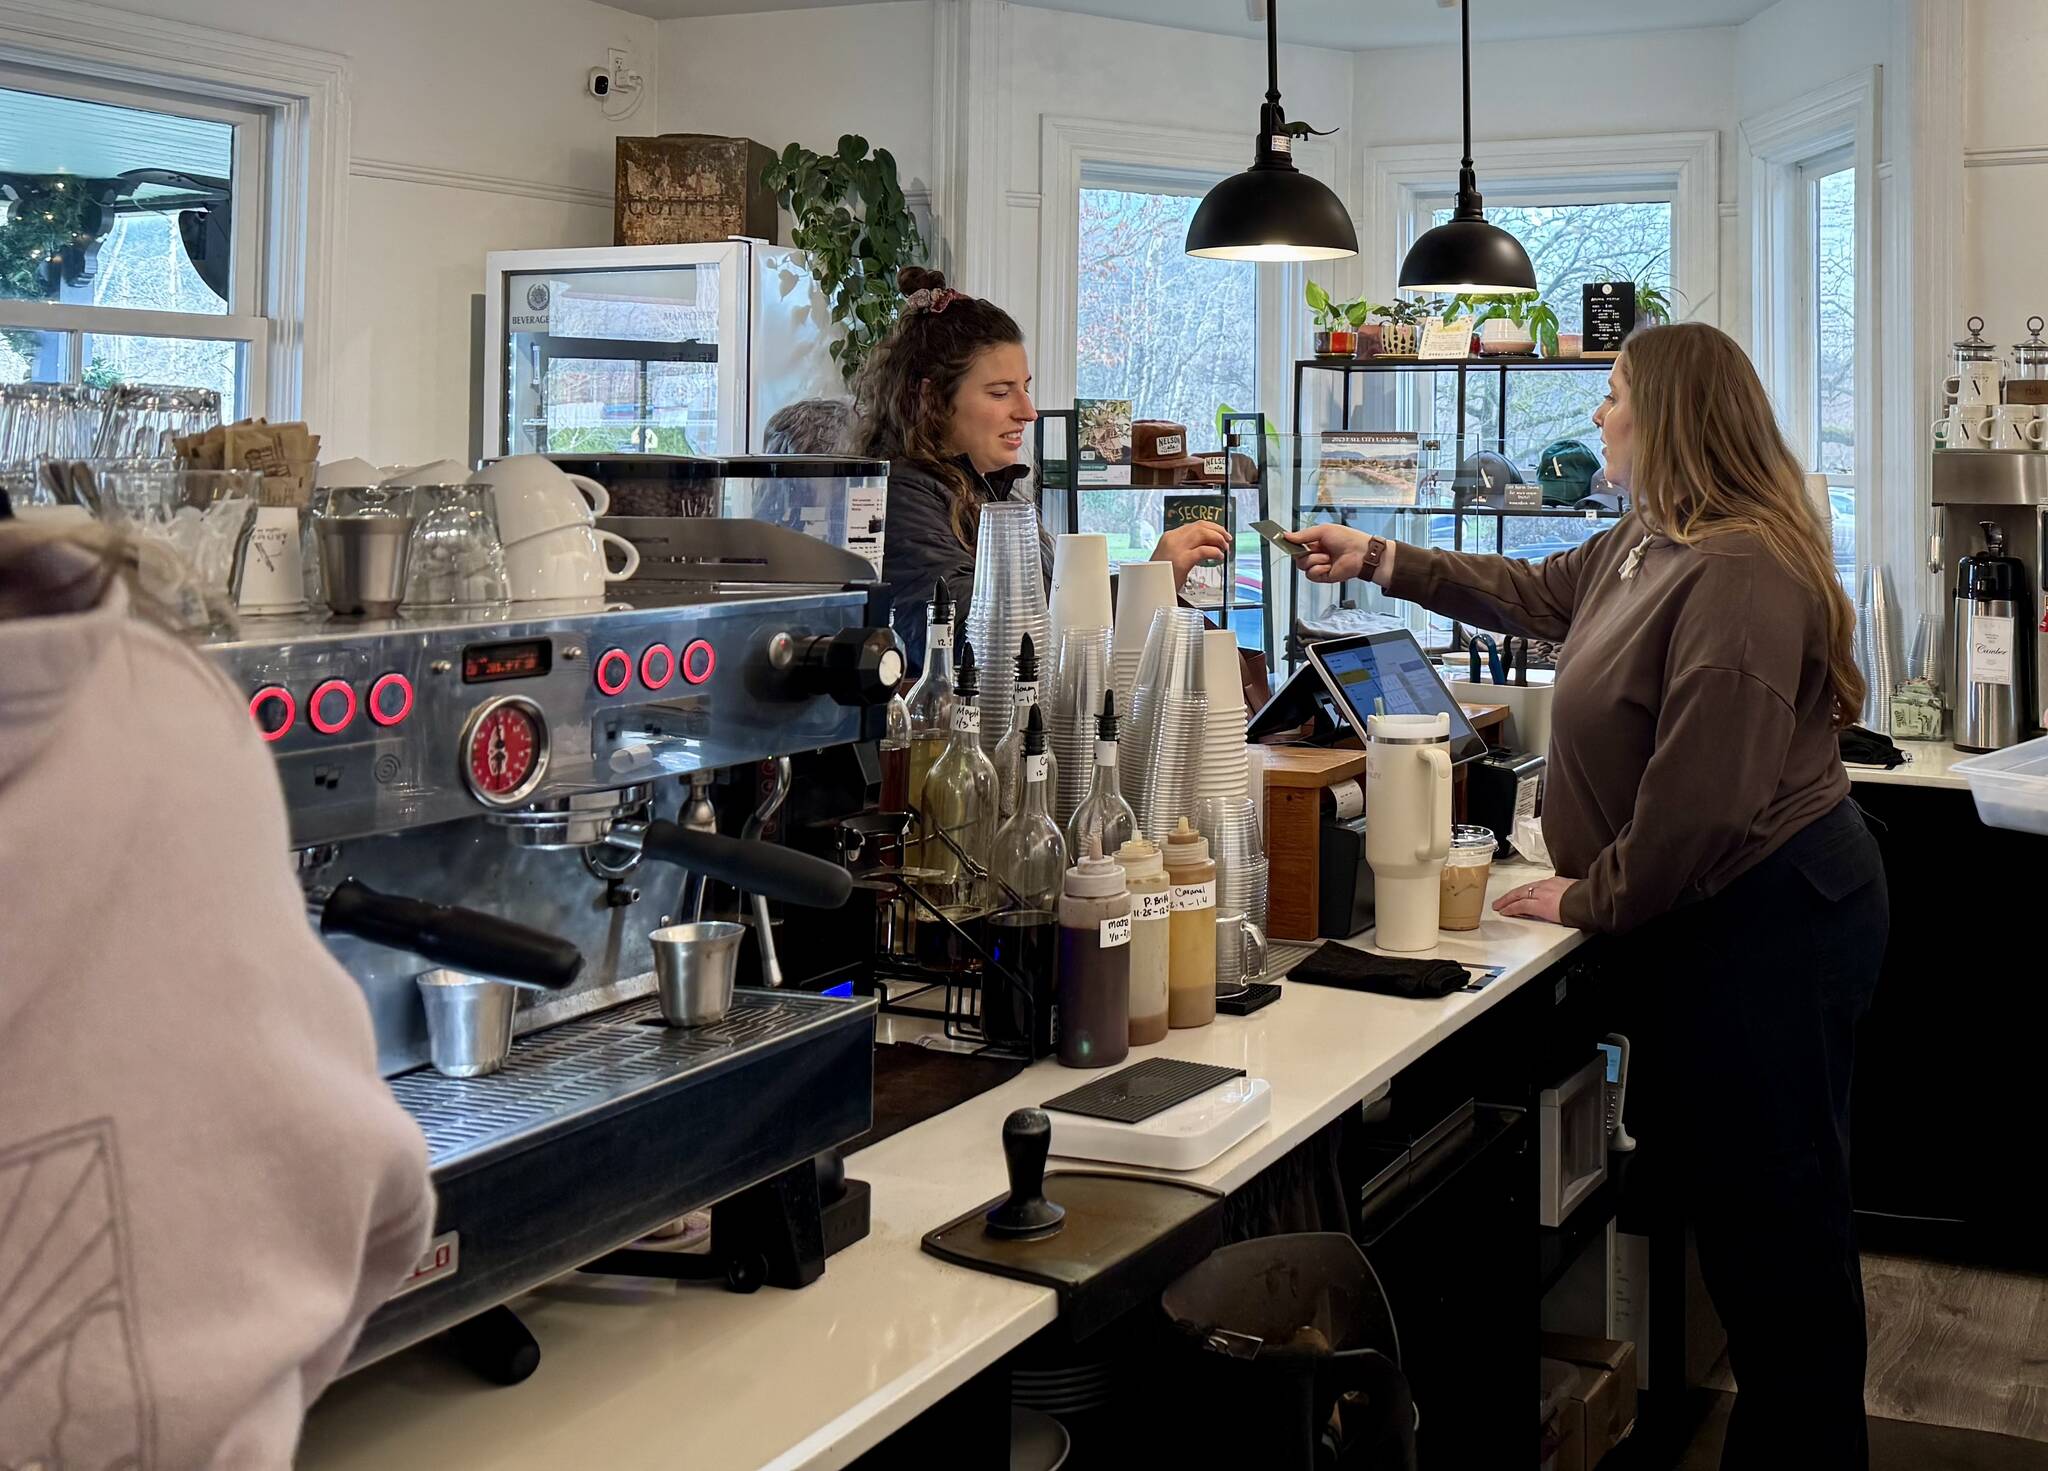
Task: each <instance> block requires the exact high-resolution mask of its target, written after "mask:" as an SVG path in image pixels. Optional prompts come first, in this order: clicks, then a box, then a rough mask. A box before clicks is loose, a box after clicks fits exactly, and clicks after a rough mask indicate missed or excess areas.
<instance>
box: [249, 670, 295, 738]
mask: <svg viewBox="0 0 2048 1471" xmlns="http://www.w3.org/2000/svg"><path fill="white" fill-rule="evenodd" d="M249 718H250V719H251V720H253V721H255V722H256V732H257V734H258V735H260V736H262V737H263V739H265V740H266V741H274V740H278V739H281V738H282V737H283V735H284V733H285V732H286V731H288V730H290V729H291V728H292V722H293V721H295V720H297V719H298V718H299V702H298V701H297V700H295V699H293V698H292V692H291V691H290V690H288V689H286V688H285V687H284V686H283V685H281V684H266V685H265V686H263V688H262V689H260V690H258V691H256V693H255V694H253V695H251V696H249Z"/></svg>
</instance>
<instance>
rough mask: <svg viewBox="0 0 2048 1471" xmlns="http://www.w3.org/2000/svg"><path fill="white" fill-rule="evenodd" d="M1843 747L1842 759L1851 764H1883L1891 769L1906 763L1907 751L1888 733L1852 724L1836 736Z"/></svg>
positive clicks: (1887, 768) (1888, 769)
mask: <svg viewBox="0 0 2048 1471" xmlns="http://www.w3.org/2000/svg"><path fill="white" fill-rule="evenodd" d="M1835 739H1836V740H1837V741H1838V742H1839V743H1840V744H1841V747H1842V760H1843V761H1845V762H1847V763H1848V764H1849V765H1851V766H1882V767H1883V768H1884V769H1885V770H1886V771H1890V770H1891V769H1892V768H1893V767H1894V766H1904V765H1905V764H1906V753H1905V752H1904V751H1901V750H1900V749H1899V748H1898V745H1897V743H1896V742H1894V741H1893V740H1892V738H1891V737H1890V736H1888V735H1880V734H1879V733H1878V732H1876V731H1874V730H1866V729H1864V727H1862V726H1860V725H1852V726H1850V727H1849V728H1848V729H1846V730H1844V731H1841V732H1840V733H1838V734H1837V735H1836V737H1835Z"/></svg>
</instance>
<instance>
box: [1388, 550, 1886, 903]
mask: <svg viewBox="0 0 2048 1471" xmlns="http://www.w3.org/2000/svg"><path fill="white" fill-rule="evenodd" d="M1645 538H1647V541H1645ZM1639 546H1640V548H1641V551H1640V555H1639V556H1638V557H1637V559H1636V560H1637V562H1638V563H1639V565H1637V566H1635V567H1634V568H1633V569H1632V571H1631V570H1630V569H1629V567H1628V564H1629V561H1630V558H1631V555H1632V554H1634V553H1636V552H1637V549H1638V547H1639ZM1625 571H1629V572H1630V575H1627V576H1624V575H1623V574H1624V572H1625ZM1387 590H1388V591H1389V592H1390V593H1391V594H1392V595H1393V596H1395V597H1397V598H1404V599H1407V600H1409V601H1411V602H1417V603H1421V604H1422V605H1424V606H1425V607H1428V608H1431V609H1434V610H1435V611H1437V612H1439V613H1444V614H1448V615H1450V616H1451V617H1454V618H1458V619H1461V620H1464V621H1467V622H1472V623H1477V624H1480V625H1483V626H1485V627H1488V628H1500V629H1505V630H1506V631H1508V632H1510V633H1518V634H1525V635H1528V636H1530V637H1533V638H1543V639H1553V640H1558V639H1564V640H1566V642H1565V647H1564V653H1563V654H1562V656H1561V657H1560V658H1559V659H1558V666H1557V694H1556V703H1555V705H1554V706H1553V708H1552V711H1551V726H1550V764H1549V777H1548V782H1547V785H1546V788H1545V793H1544V806H1543V838H1544V842H1545V843H1546V844H1548V846H1549V848H1550V854H1551V858H1552V860H1553V861H1554V862H1555V863H1556V865H1557V871H1558V872H1559V873H1560V874H1562V875H1564V876H1565V877H1567V878H1576V879H1579V880H1582V882H1580V883H1577V884H1574V885H1573V886H1572V887H1571V888H1570V889H1569V890H1568V891H1567V892H1566V894H1565V897H1564V901H1563V904H1562V906H1561V910H1560V916H1561V918H1562V919H1563V920H1564V922H1565V923H1566V924H1570V925H1574V926H1577V927H1578V928H1580V929H1588V930H1602V931H1610V932H1619V931H1624V930H1630V929H1634V928H1635V927H1636V926H1638V925H1640V924H1642V923H1643V922H1644V921H1646V920H1649V919H1652V918H1654V917H1656V916H1657V915H1659V914H1662V913H1664V912H1666V911H1667V910H1670V909H1673V908H1675V907H1677V906H1679V905H1682V904H1686V903H1690V902H1693V901H1695V900H1699V899H1703V898H1706V897H1709V896H1711V895H1713V894H1716V893H1718V892H1719V891H1721V890H1722V889H1724V888H1726V887H1727V886H1728V885H1729V884H1730V883H1732V882H1733V881H1734V880H1735V879H1736V878H1738V877H1740V876H1741V875H1742V874H1743V873H1744V872H1746V871H1747V870H1749V869H1750V868H1752V867H1754V866H1755V865H1756V864H1758V863H1760V862H1762V861H1763V860H1764V859H1765V858H1767V857H1769V856H1770V855H1771V854H1772V853H1774V852H1775V851H1777V849H1778V848H1779V847H1780V846H1782V845H1783V844H1784V843H1785V842H1786V841H1787V840H1788V839H1790V838H1791V837H1792V836H1793V835H1794V834H1795V833H1797V832H1798V831H1799V830H1800V829H1801V828H1803V827H1805V826H1806V825H1807V824H1808V823H1810V822H1812V821H1813V820H1814V819H1816V818H1818V817H1821V816H1823V815H1824V814H1826V813H1828V812H1830V811H1832V810H1833V809H1834V808H1835V807H1836V806H1837V805H1838V804H1839V803H1840V802H1841V801H1842V799H1843V798H1844V797H1846V796H1847V795H1848V793H1849V777H1848V773H1847V772H1846V771H1845V770H1844V769H1843V767H1842V762H1841V756H1840V751H1839V748H1838V746H1837V743H1836V739H1835V729H1834V725H1833V720H1832V710H1833V697H1832V693H1831V690H1830V686H1829V680H1828V644H1827V625H1826V617H1825V612H1824V610H1823V609H1822V607H1821V606H1820V604H1819V603H1818V602H1817V601H1816V600H1815V599H1814V598H1813V596H1812V595H1811V594H1810V593H1809V592H1808V591H1807V590H1806V589H1805V587H1804V586H1802V585H1801V584H1800V583H1799V582H1798V580H1797V579H1796V578H1794V577H1793V575H1792V574H1791V572H1790V571H1789V570H1788V569H1787V568H1786V567H1785V566H1784V564H1783V563H1781V562H1779V561H1778V559H1777V558H1776V557H1774V556H1772V555H1771V554H1770V552H1769V551H1767V550H1766V549H1764V548H1763V547H1762V546H1760V545H1759V544H1758V543H1757V542H1756V541H1755V539H1754V538H1752V537H1750V536H1748V535H1747V534H1743V533H1731V534H1729V535H1726V536H1720V537H1716V538H1713V539H1712V540H1709V541H1706V542H1703V543H1701V544H1699V545H1696V546H1679V545H1677V544H1675V543H1673V542H1670V541H1668V540H1666V539H1664V538H1663V537H1661V536H1656V535H1653V534H1651V532H1650V530H1649V528H1648V527H1647V526H1646V525H1645V524H1644V522H1643V520H1642V518H1641V517H1640V516H1639V515H1636V514H1631V515H1629V516H1626V517H1624V518H1623V519H1622V520H1620V521H1618V522H1616V523H1615V525H1614V526H1613V527H1611V528H1609V529H1608V530H1607V531H1604V532H1602V533H1601V534H1599V535H1597V536H1594V537H1592V538H1591V539H1590V540H1588V541H1586V542H1585V543H1584V544H1583V545H1581V546H1578V547H1575V548H1573V549H1572V550H1570V551H1568V552H1560V553H1558V554H1557V555H1556V556H1552V557H1546V558H1544V559H1543V560H1542V561H1540V562H1522V561H1516V560H1515V559H1513V558H1509V557H1490V556H1472V555H1467V554H1462V553H1457V552H1445V551H1438V550H1435V549H1433V548H1429V547H1420V546H1412V545H1409V544H1408V543H1405V542H1404V543H1402V545H1401V549H1400V551H1399V552H1398V553H1397V554H1396V555H1395V558H1394V566H1393V572H1392V576H1391V578H1390V585H1389V587H1388V589H1387ZM1567 634H1569V636H1570V637H1569V638H1568V639H1566V635H1567Z"/></svg>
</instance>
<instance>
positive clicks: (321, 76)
mask: <svg viewBox="0 0 2048 1471" xmlns="http://www.w3.org/2000/svg"><path fill="white" fill-rule="evenodd" d="M0 62H12V63H15V64H18V65H21V66H27V67H35V68H39V69H41V70H44V71H49V72H55V73H57V74H59V75H61V76H67V77H72V76H75V77H80V78H84V79H88V80H90V81H93V82H97V83H101V84H105V83H107V82H110V81H111V82H127V83H131V84H134V85H137V86H141V87H148V88H161V89H168V90H170V91H174V92H189V93H193V94H196V95H197V96H199V97H201V98H215V99H220V100H222V101H227V102H235V103H241V104H244V105H248V106H253V107H256V108H259V109H262V110H263V111H264V112H266V113H267V114H268V115H269V129H270V148H269V155H270V157H269V177H268V178H266V179H265V181H264V197H265V199H266V200H267V201H269V209H268V210H267V211H266V213H267V214H268V216H269V218H270V220H271V222H272V223H271V226H270V229H269V231H268V233H269V248H268V249H266V250H265V251H264V253H263V258H262V275H263V281H262V291H261V295H260V300H261V302H262V304H263V306H264V308H265V309H264V310H263V311H262V313H261V315H262V316H265V317H268V318H270V319H271V321H272V324H273V326H272V331H271V334H270V340H269V341H268V343H267V344H260V345H259V346H257V347H256V348H254V349H252V353H251V361H250V364H249V369H248V371H249V374H250V377H251V380H252V382H260V383H261V385H262V398H261V402H262V403H263V404H264V405H265V406H266V409H267V411H268V412H269V414H270V415H271V417H273V418H277V417H280V416H283V415H292V416H296V417H300V418H304V419H307V420H308V421H310V422H312V423H313V424H314V425H315V426H316V427H317V426H318V425H319V424H321V423H331V422H332V414H331V412H330V411H331V406H332V397H333V387H332V384H331V382H330V381H329V380H330V377H331V375H330V373H329V372H328V371H327V366H328V365H327V359H326V354H328V353H329V352H330V351H331V346H330V344H331V343H332V341H333V333H332V319H333V312H334V303H335V298H336V294H337V286H338V280H339V272H340V268H341V260H342V229H343V219H344V217H345V215H346V213H347V203H348V132H349V102H348V90H349V69H348V62H347V60H346V59H345V58H343V57H341V56H337V55H335V54H333V53H331V52H325V51H315V50H312V49H310V48H308V47H304V46H293V45H288V44H285V43H283V42H278V41H267V40H263V39H260V38H258V37H254V36H244V35H239V34H236V33H234V32H231V31H222V30H216V29H214V28H212V27H209V26H197V25H188V24H186V23H184V22H180V21H168V20H159V19H156V18H154V17H152V16H147V15H140V14H135V13H133V12H130V11H125V10H115V9H112V8H110V7H108V6H104V5H96V4H92V3H90V0H0ZM238 294H239V293H238ZM15 305H16V306H31V305H33V303H17V304H15ZM14 315H16V314H15V313H14V312H12V311H10V312H9V320H8V325H44V324H46V323H47V321H48V319H47V318H45V320H44V322H28V323H23V322H15V321H13V320H12V318H13V316H14ZM144 315H147V314H141V313H138V314H136V328H137V330H141V329H142V323H141V321H140V318H141V317H142V316H144ZM167 315H172V316H175V317H176V319H177V320H178V321H179V322H180V323H186V322H198V321H202V320H203V321H205V322H208V323H213V324H216V325H217V324H220V323H222V322H224V321H227V320H230V319H226V318H220V317H209V318H204V319H201V318H195V317H187V316H186V315H184V314H182V313H173V314H167ZM252 315H254V314H252ZM129 320H130V318H129V317H127V316H124V317H123V318H122V321H123V322H124V323H125V322H127V321H129ZM104 322H105V318H104V316H100V317H99V323H100V325H101V326H102V327H103V326H104ZM178 335H185V336H203V335H206V334H204V333H203V332H195V331H191V330H187V329H186V328H184V327H182V326H181V327H180V328H179V334H178ZM266 348H267V350H265V349H266ZM259 374H260V375H261V376H260V377H258V376H257V375H259Z"/></svg>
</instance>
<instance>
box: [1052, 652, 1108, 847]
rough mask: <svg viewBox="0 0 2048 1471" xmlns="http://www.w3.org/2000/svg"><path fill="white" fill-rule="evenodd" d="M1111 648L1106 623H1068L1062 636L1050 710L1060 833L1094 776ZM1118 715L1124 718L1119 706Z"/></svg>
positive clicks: (1055, 806) (1055, 810)
mask: <svg viewBox="0 0 2048 1471" xmlns="http://www.w3.org/2000/svg"><path fill="white" fill-rule="evenodd" d="M1109 647H1110V630H1109V628H1108V627H1107V626H1106V625H1105V626H1103V627H1100V628H1070V629H1068V630H1067V631H1066V633H1065V634H1064V635H1063V636H1062V637H1061V639H1060V648H1059V656H1058V661H1057V664H1056V666H1055V668H1054V672H1053V686H1052V701H1051V704H1050V706H1049V709H1050V711H1051V714H1052V748H1053V756H1054V758H1055V759H1056V761H1057V764H1058V772H1059V788H1058V790H1057V791H1055V792H1054V793H1053V813H1052V815H1053V821H1055V822H1057V823H1058V824H1059V826H1060V831H1061V832H1065V831H1066V829H1067V822H1068V820H1069V819H1070V818H1072V817H1073V815H1074V809H1075V808H1077V807H1079V806H1080V805H1081V800H1082V799H1083V798H1084V797H1086V796H1087V795H1088V783H1089V782H1091V781H1092V780H1094V778H1095V731H1096V726H1097V723H1098V722H1099V721H1100V720H1101V718H1102V696H1103V694H1104V692H1105V691H1107V690H1108V689H1109V687H1110V685H1109ZM1117 714H1118V716H1119V718H1121V716H1122V714H1123V711H1122V708H1121V707H1119V708H1118V711H1117Z"/></svg>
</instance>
